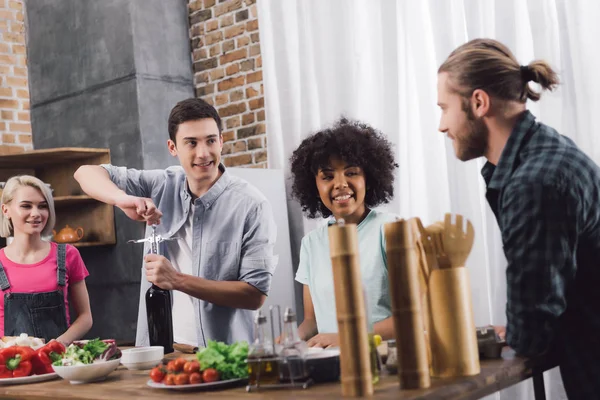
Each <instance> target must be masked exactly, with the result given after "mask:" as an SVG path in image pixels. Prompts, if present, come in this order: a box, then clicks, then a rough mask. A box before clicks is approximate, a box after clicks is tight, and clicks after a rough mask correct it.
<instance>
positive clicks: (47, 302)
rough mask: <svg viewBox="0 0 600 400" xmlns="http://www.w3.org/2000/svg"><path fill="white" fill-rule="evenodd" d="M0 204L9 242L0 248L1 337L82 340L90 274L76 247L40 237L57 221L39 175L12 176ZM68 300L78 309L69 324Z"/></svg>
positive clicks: (0, 232) (88, 320) (0, 226)
mask: <svg viewBox="0 0 600 400" xmlns="http://www.w3.org/2000/svg"><path fill="white" fill-rule="evenodd" d="M1 204H2V215H1V216H0V236H2V237H9V236H12V237H13V240H12V242H11V243H10V244H9V245H8V246H6V247H5V248H3V249H0V288H1V290H2V292H3V296H2V297H1V298H0V336H18V335H20V334H21V333H27V334H28V335H30V336H36V337H40V338H44V339H46V341H48V340H50V339H57V340H58V341H60V342H62V343H63V344H69V343H71V342H72V341H74V340H77V339H80V338H81V337H82V336H83V335H85V334H86V333H87V332H88V331H89V329H90V328H91V327H92V312H91V309H90V300H89V296H88V291H87V287H86V285H85V278H86V277H87V276H88V275H89V273H88V271H87V269H86V267H85V264H84V263H83V260H82V259H81V255H80V254H79V251H78V250H77V249H76V248H75V247H73V246H71V245H57V244H56V243H50V242H47V241H44V240H42V236H46V235H49V234H51V232H52V228H53V227H54V223H55V220H56V215H55V211H54V201H53V199H52V193H51V192H50V190H49V189H48V187H47V186H46V185H45V184H44V183H43V182H42V181H40V180H39V179H38V178H35V177H33V176H28V175H21V176H15V177H12V178H10V179H9V180H8V181H7V182H6V185H5V187H4V191H3V192H2V200H1ZM69 298H70V300H71V301H72V303H73V306H74V309H75V311H76V313H77V318H76V319H75V321H73V323H72V324H70V316H69Z"/></svg>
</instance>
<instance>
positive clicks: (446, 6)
mask: <svg viewBox="0 0 600 400" xmlns="http://www.w3.org/2000/svg"><path fill="white" fill-rule="evenodd" d="M258 16H259V22H260V36H261V38H260V41H261V47H262V49H261V51H262V57H263V69H264V72H263V76H264V85H265V97H266V104H267V105H266V109H267V126H268V135H269V141H268V156H269V165H270V167H271V168H283V169H285V170H286V171H288V170H289V165H288V159H289V156H290V155H291V152H292V151H293V150H294V149H295V148H296V147H297V146H298V144H299V143H300V141H301V140H302V139H303V138H304V137H306V136H307V135H308V134H310V133H312V132H314V131H316V130H318V129H320V128H322V127H324V126H326V125H329V124H331V123H332V122H333V121H334V120H336V119H337V118H338V117H339V116H340V115H342V114H344V115H346V116H348V117H351V118H355V119H360V120H364V121H366V122H368V123H370V124H372V125H373V126H375V127H377V128H378V129H380V130H381V131H383V132H384V133H385V134H387V136H388V137H389V139H390V141H391V142H392V143H393V144H394V145H395V149H396V158H397V161H398V163H399V164H400V168H399V169H398V173H397V180H396V187H395V190H396V195H395V198H394V200H393V202H392V203H391V204H389V205H388V206H387V207H385V208H386V209H388V210H389V211H392V212H395V213H398V214H399V215H400V216H402V217H405V218H409V217H412V216H419V217H420V218H421V219H422V220H423V222H424V223H425V224H429V223H432V222H434V221H436V220H440V219H442V218H443V215H444V213H446V212H455V213H461V214H463V215H466V216H467V217H468V218H469V219H470V220H471V221H472V222H473V224H474V226H475V231H476V241H475V245H474V249H473V251H472V253H471V256H470V258H469V260H468V263H467V266H468V268H469V270H470V274H471V279H472V293H473V306H474V312H475V319H476V324H477V325H478V326H480V325H485V324H490V323H493V324H505V323H506V316H505V312H504V310H505V303H506V281H505V274H504V270H505V267H506V260H505V259H504V255H503V251H502V246H501V240H500V234H499V231H498V227H497V223H496V220H495V218H494V216H493V214H492V213H491V211H490V209H489V207H488V205H487V203H486V201H485V197H484V190H485V186H484V183H483V179H482V178H481V176H480V174H479V170H480V168H481V166H482V165H483V160H474V161H470V162H467V163H461V162H460V161H457V160H456V159H455V157H454V153H453V150H452V145H451V143H450V142H449V141H448V139H445V138H444V136H443V135H442V134H441V133H439V132H438V130H437V126H438V122H439V116H440V114H439V110H438V108H437V106H436V96H437V92H436V82H437V68H438V66H439V65H440V64H441V63H442V62H443V60H444V59H445V58H446V57H447V56H448V54H449V53H450V52H451V51H452V50H453V49H454V48H456V47H457V46H459V45H460V44H462V43H464V42H466V41H468V40H470V39H474V38H477V37H491V38H495V39H498V40H500V41H501V42H503V43H504V44H506V45H507V46H509V48H511V49H512V50H513V52H514V54H515V55H516V57H517V59H518V60H519V61H520V62H521V63H522V64H527V63H529V62H530V61H532V60H534V59H545V60H547V61H549V62H550V63H551V65H552V66H553V67H555V68H556V69H557V70H558V72H559V73H560V78H561V81H562V85H561V86H560V87H559V89H558V90H557V91H555V92H554V93H545V94H544V95H543V96H542V100H541V101H540V102H538V103H531V102H530V104H528V107H529V108H530V109H531V111H532V112H533V113H534V114H535V115H536V116H537V117H538V119H539V120H541V121H543V122H544V123H546V124H548V125H550V126H553V127H554V128H556V129H557V130H558V131H559V132H561V133H563V134H565V135H567V136H569V137H571V138H573V139H574V140H575V141H576V143H577V144H578V145H579V146H580V147H581V148H582V149H583V150H584V151H585V152H586V153H587V154H589V155H590V156H591V157H592V158H593V159H594V160H595V161H596V162H599V161H600V135H598V134H597V132H595V129H594V128H596V126H595V124H594V122H595V120H594V117H593V115H594V114H595V113H596V112H597V111H598V110H600V98H599V96H597V95H596V96H594V94H596V93H600V74H599V73H598V71H600V53H599V52H598V51H597V40H598V38H600V24H598V21H599V20H600V2H598V1H596V0H526V1H525V0H419V1H414V0H396V1H394V0H259V1H258ZM289 205H290V207H289V209H290V220H291V225H292V228H293V231H292V242H293V244H295V246H298V245H299V239H300V238H301V237H302V235H303V234H304V233H305V232H307V231H308V229H311V228H313V227H314V224H315V223H314V222H309V221H307V220H305V219H303V218H302V217H301V215H300V214H299V210H298V207H297V205H296V204H295V203H293V202H291V201H290V204H289ZM295 250H296V251H297V248H296V249H295ZM545 378H546V392H547V396H548V399H551V400H556V399H561V398H565V396H564V390H563V388H562V383H561V380H560V375H559V372H558V370H557V369H554V370H552V371H549V372H547V373H546V375H545ZM498 396H499V397H498ZM494 397H495V398H502V399H517V398H523V399H529V398H533V389H532V385H531V383H530V382H525V383H522V384H520V385H517V386H515V387H513V388H510V389H507V390H504V391H503V392H502V393H501V394H500V395H495V396H494Z"/></svg>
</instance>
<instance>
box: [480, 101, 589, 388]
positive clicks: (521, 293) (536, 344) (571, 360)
mask: <svg viewBox="0 0 600 400" xmlns="http://www.w3.org/2000/svg"><path fill="white" fill-rule="evenodd" d="M482 174H483V177H484V179H485V181H486V183H487V193H486V196H487V199H488V202H489V204H490V206H491V208H492V210H493V211H494V213H495V214H496V218H497V220H498V224H499V226H500V230H501V232H502V241H503V244H504V253H505V254H506V258H507V260H508V267H507V269H506V279H507V288H508V293H507V305H506V316H507V327H506V341H507V343H508V344H509V345H510V346H511V347H513V348H514V349H515V350H516V351H517V352H518V353H520V354H523V355H526V356H535V355H538V354H540V353H543V352H546V351H558V355H559V357H560V361H559V362H560V369H561V374H562V377H563V382H564V385H565V389H566V391H567V394H568V396H569V399H597V398H598V396H600V380H599V378H600V289H599V285H600V168H598V166H597V165H596V164H595V163H594V162H593V161H592V160H590V158H589V157H587V156H586V155H585V154H584V153H583V152H582V151H581V150H580V149H578V148H577V146H576V145H575V144H574V143H573V141H571V140H570V139H569V138H567V137H565V136H562V135H560V134H558V133H557V132H556V131H555V130H554V129H552V128H550V127H549V126H546V125H544V124H541V123H539V122H536V121H535V117H534V116H533V115H532V114H531V113H530V112H528V111H526V112H525V113H524V114H523V116H522V117H521V118H520V120H519V121H518V122H517V124H516V126H515V128H514V129H513V131H512V134H511V136H510V138H509V139H508V141H507V143H506V146H505V148H504V150H503V152H502V156H501V157H500V160H499V162H498V165H497V166H494V165H492V164H490V163H487V164H486V165H485V166H484V168H483V170H482Z"/></svg>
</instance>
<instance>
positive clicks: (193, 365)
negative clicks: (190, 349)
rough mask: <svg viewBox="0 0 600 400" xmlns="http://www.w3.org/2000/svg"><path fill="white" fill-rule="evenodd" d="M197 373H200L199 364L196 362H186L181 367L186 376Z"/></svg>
mask: <svg viewBox="0 0 600 400" xmlns="http://www.w3.org/2000/svg"><path fill="white" fill-rule="evenodd" d="M198 371H200V363H199V362H198V361H188V362H186V363H185V365H184V366H183V372H186V373H188V374H191V373H192V372H198Z"/></svg>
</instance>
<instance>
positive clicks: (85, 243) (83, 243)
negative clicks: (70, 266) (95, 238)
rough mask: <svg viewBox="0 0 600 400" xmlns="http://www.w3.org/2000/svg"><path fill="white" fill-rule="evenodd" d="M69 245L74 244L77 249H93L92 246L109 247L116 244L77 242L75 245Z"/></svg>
mask: <svg viewBox="0 0 600 400" xmlns="http://www.w3.org/2000/svg"><path fill="white" fill-rule="evenodd" d="M69 244H72V245H73V246H75V247H92V246H109V245H112V244H114V243H111V242H75V243H69Z"/></svg>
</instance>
